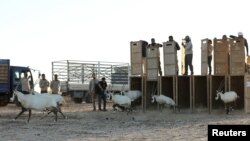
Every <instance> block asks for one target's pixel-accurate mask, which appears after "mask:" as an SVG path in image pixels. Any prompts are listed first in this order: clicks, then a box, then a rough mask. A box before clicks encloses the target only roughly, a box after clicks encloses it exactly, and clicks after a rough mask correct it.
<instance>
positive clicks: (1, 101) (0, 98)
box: [0, 94, 10, 107]
mask: <svg viewBox="0 0 250 141" xmlns="http://www.w3.org/2000/svg"><path fill="white" fill-rule="evenodd" d="M9 101H10V98H9V97H8V95H6V94H3V95H0V107H3V106H6V105H8V103H9Z"/></svg>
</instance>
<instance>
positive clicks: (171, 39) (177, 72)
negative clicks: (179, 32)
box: [168, 36, 180, 75]
mask: <svg viewBox="0 0 250 141" xmlns="http://www.w3.org/2000/svg"><path fill="white" fill-rule="evenodd" d="M168 41H169V42H174V44H175V45H174V47H175V50H176V53H177V51H178V50H180V46H179V44H178V43H177V42H176V41H175V40H174V38H173V36H169V37H168ZM178 74H179V67H178V57H177V54H176V75H178Z"/></svg>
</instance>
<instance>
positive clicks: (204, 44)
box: [201, 39, 208, 75]
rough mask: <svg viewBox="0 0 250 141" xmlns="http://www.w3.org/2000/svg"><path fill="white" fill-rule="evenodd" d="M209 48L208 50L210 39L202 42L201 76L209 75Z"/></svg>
mask: <svg viewBox="0 0 250 141" xmlns="http://www.w3.org/2000/svg"><path fill="white" fill-rule="evenodd" d="M207 48H208V39H203V40H201V75H207V74H208V71H207V70H208V64H207V62H208V60H207V50H208V49H207Z"/></svg>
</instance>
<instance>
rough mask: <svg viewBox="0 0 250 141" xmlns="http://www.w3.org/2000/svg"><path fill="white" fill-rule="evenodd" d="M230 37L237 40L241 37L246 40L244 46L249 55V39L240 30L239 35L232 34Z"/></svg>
mask: <svg viewBox="0 0 250 141" xmlns="http://www.w3.org/2000/svg"><path fill="white" fill-rule="evenodd" d="M230 37H231V38H233V39H236V40H240V39H243V40H244V46H245V47H246V55H247V56H248V43H247V39H246V38H244V37H243V33H242V32H238V37H236V36H234V35H230Z"/></svg>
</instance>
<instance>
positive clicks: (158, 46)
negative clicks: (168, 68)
mask: <svg viewBox="0 0 250 141" xmlns="http://www.w3.org/2000/svg"><path fill="white" fill-rule="evenodd" d="M148 47H149V48H151V49H154V48H157V49H159V48H160V47H162V44H158V43H155V39H154V38H152V39H151V44H149V45H148ZM158 69H159V74H160V76H162V70H161V61H160V50H159V57H158Z"/></svg>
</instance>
